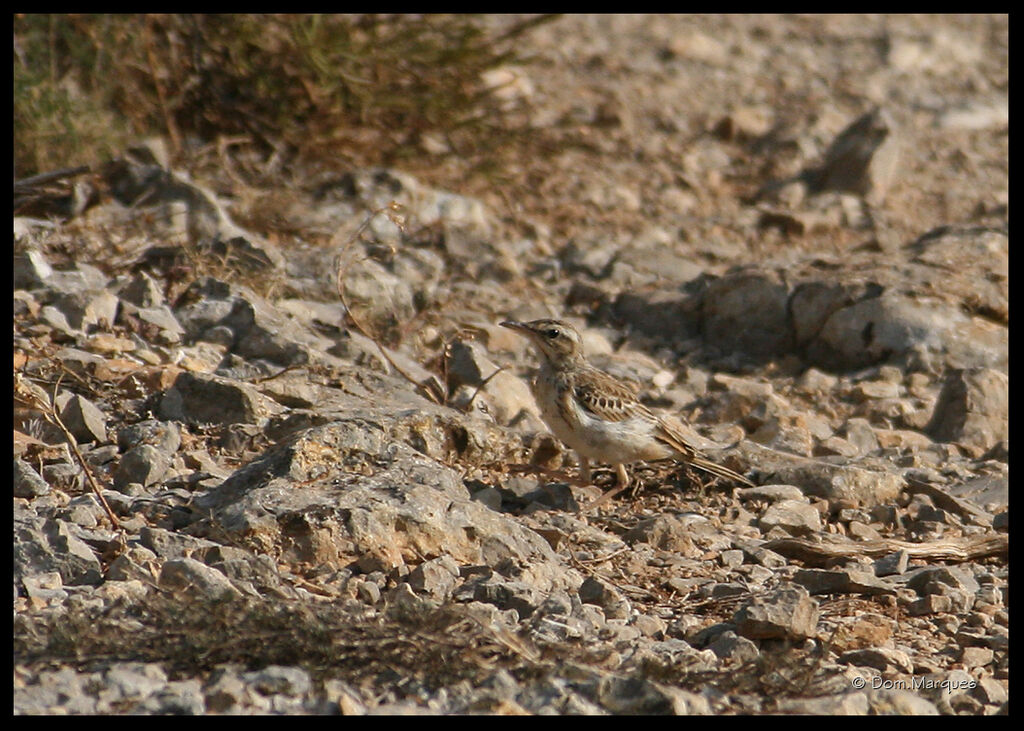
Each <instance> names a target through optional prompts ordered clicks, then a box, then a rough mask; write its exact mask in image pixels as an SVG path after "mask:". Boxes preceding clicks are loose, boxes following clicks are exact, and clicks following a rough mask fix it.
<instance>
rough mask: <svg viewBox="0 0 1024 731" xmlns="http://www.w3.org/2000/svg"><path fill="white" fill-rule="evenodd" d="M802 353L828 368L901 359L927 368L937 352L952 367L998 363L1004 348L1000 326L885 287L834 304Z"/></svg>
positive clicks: (1002, 357) (952, 307)
mask: <svg viewBox="0 0 1024 731" xmlns="http://www.w3.org/2000/svg"><path fill="white" fill-rule="evenodd" d="M807 354H808V357H809V358H810V360H811V362H813V363H815V364H816V365H819V366H822V367H825V368H829V369H838V370H852V369H856V368H863V367H867V366H869V365H873V364H875V363H880V362H906V364H907V365H908V366H910V367H913V368H916V369H922V368H923V369H925V370H927V369H928V364H929V363H930V361H931V359H932V358H933V357H935V356H939V355H941V356H942V357H943V358H944V359H945V360H946V361H947V362H948V363H950V365H953V366H955V367H961V368H965V367H986V366H987V367H991V366H995V365H1000V364H1004V363H1005V362H1006V358H1007V356H1008V351H1007V350H1006V341H1005V332H1004V331H1003V329H1002V328H993V327H990V326H989V325H988V324H985V323H982V322H981V321H980V320H978V319H977V318H972V317H970V316H968V315H965V314H964V313H963V312H962V311H961V310H960V308H959V307H958V306H956V305H953V304H948V303H945V302H942V301H939V300H937V299H934V298H924V297H915V298H910V297H906V296H903V295H899V294H896V293H895V292H889V291H885V292H883V293H881V294H880V295H878V296H875V297H870V298H866V299H862V300H860V301H858V302H855V303H853V304H850V305H849V306H845V307H841V308H838V309H836V310H835V311H834V312H833V313H832V314H831V315H830V316H829V317H828V318H827V319H826V320H825V322H824V323H823V324H822V326H821V328H820V329H819V330H818V332H817V335H816V337H815V338H814V339H813V340H812V341H811V342H810V343H809V344H808V347H807ZM931 354H934V356H933V355H931Z"/></svg>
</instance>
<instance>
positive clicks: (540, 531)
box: [13, 16, 1009, 714]
mask: <svg viewBox="0 0 1024 731" xmlns="http://www.w3.org/2000/svg"><path fill="white" fill-rule="evenodd" d="M492 22H494V23H495V24H501V23H503V22H507V19H504V18H493V19H492ZM524 43H525V44H526V45H527V46H528V47H526V48H524V49H522V50H523V51H524V52H528V53H530V54H533V55H534V56H535V57H536V58H535V62H534V63H532V64H529V65H527V66H524V67H522V68H519V69H509V70H506V71H504V72H503V75H502V76H501V77H500V78H501V79H503V80H504V81H507V82H509V83H508V84H507V86H506V87H505V91H504V92H503V93H507V94H508V95H509V100H510V103H513V102H517V103H520V104H523V105H524V106H525V108H526V109H528V110H529V114H530V123H531V124H532V125H533V126H534V128H535V129H536V132H537V136H538V139H542V140H543V141H544V144H545V145H546V146H547V149H549V154H545V155H539V156H537V157H536V158H524V159H521V160H518V161H516V162H515V163H510V168H509V169H508V170H506V171H503V173H504V178H503V179H506V180H507V181H509V182H508V185H507V186H502V185H498V184H494V183H493V182H492V183H491V184H488V183H487V181H484V180H481V179H480V178H478V177H466V176H464V175H463V172H464V167H463V166H462V164H461V163H460V161H459V160H458V159H457V158H454V159H452V160H451V161H449V162H448V163H445V164H441V165H435V166H430V167H428V166H427V165H423V166H421V167H417V166H416V164H415V163H410V165H409V166H408V167H407V168H405V169H394V168H393V169H370V170H368V169H352V170H347V171H340V172H337V171H336V172H334V173H330V174H327V173H324V172H323V171H318V172H317V174H316V175H312V174H311V175H310V176H309V178H308V180H307V181H305V182H304V184H302V185H297V186H296V185H292V186H289V187H288V188H287V189H286V188H284V187H274V186H268V185H264V186H262V187H257V186H254V185H252V184H247V183H246V182H245V181H244V180H243V178H242V176H240V175H239V174H237V172H236V170H235V169H234V168H232V164H231V161H230V158H229V157H227V156H225V155H224V154H221V155H212V156H209V157H207V158H205V159H202V160H200V161H199V162H197V164H196V165H195V167H194V169H192V170H190V171H189V172H190V173H191V174H190V175H186V174H185V172H184V171H183V170H176V169H171V170H167V169H166V168H164V167H162V166H161V150H160V148H159V146H158V145H152V144H151V145H148V146H145V145H140V147H139V148H136V149H133V150H129V151H125V154H124V155H123V157H121V158H120V159H118V160H116V161H112V162H111V164H109V165H108V166H106V167H105V168H104V169H103V170H101V171H95V172H94V174H92V175H90V176H84V177H81V176H80V177H78V178H77V179H75V180H64V181H50V182H49V183H48V184H46V185H43V184H42V183H37V184H36V185H33V186H22V187H20V188H18V187H16V191H15V193H16V210H20V211H21V215H16V217H15V262H14V264H15V268H14V273H15V276H14V286H15V292H14V371H15V408H14V419H15V424H14V426H15V432H14V452H15V460H14V521H13V529H14V589H15V597H14V642H15V668H14V709H15V712H16V713H23V714H40V713H167V712H183V713H336V712H342V713H346V714H349V713H355V714H359V713H392V714H394V713H431V714H435V713H499V714H514V713H544V714H553V713H556V714H561V713H594V714H607V713H633V714H637V713H680V714H686V713H697V714H701V713H705V714H706V713H731V714H735V713H762V712H766V713H825V714H832V713H844V714H867V713H873V714H889V713H897V714H903V713H908V714H918V713H920V714H929V713H931V714H934V713H943V714H992V713H999V712H1006V711H1007V710H1008V702H1007V691H1008V684H1009V654H1008V642H1009V628H1008V612H1009V601H1008V570H1009V556H1008V529H1009V520H1008V486H1009V477H1008V454H1009V443H1008V430H1007V418H1008V401H1007V397H1008V365H1007V363H1008V341H1007V335H1008V324H1009V317H1008V281H1007V276H1008V260H1007V255H1008V248H1009V246H1008V244H1009V242H1008V208H1007V186H1008V165H1007V150H1008V96H1007V88H1008V64H1007V57H1008V19H1007V18H1006V17H992V16H971V17H959V16H942V17H918V16H906V17H902V16H901V17H883V16H856V17H854V16H827V17H818V16H811V17H807V16H802V17H785V18H779V17H767V16H728V17H661V16H639V17H633V16H614V17H608V16H601V17H591V16H567V17H564V18H560V19H558V20H557V21H555V22H552V23H549V24H546V25H543V26H541V27H539V28H537V29H536V30H535V31H534V32H533V33H532V34H531V35H530V36H529V37H528V38H527V39H526V40H525V41H524ZM428 142H429V141H428ZM430 144H433V145H437V144H440V143H439V142H438V141H432V142H430ZM19 200H20V203H19ZM57 213H60V214H61V215H56V214H57ZM541 316H557V317H564V318H567V319H569V320H571V321H573V322H574V323H576V324H577V325H578V326H579V327H580V328H581V329H582V331H583V332H584V337H585V341H586V346H587V350H588V353H589V354H590V356H591V358H592V360H593V361H594V362H595V363H597V364H599V365H600V366H602V367H604V368H605V369H607V370H608V371H610V372H612V373H614V374H616V375H618V376H620V377H623V378H627V379H630V380H632V381H633V382H635V383H636V384H637V387H638V388H639V390H640V393H641V394H642V396H643V398H644V400H645V402H646V403H648V404H650V405H651V406H653V407H656V408H660V409H663V410H666V411H670V412H673V413H675V414H676V415H678V416H680V417H682V418H684V419H686V420H688V421H689V423H690V424H691V425H692V427H693V429H694V432H695V438H699V439H701V440H702V443H703V444H704V446H705V448H706V451H707V452H708V454H709V455H710V456H712V457H713V458H715V459H717V460H720V461H721V462H723V463H724V464H727V465H729V466H730V467H732V468H734V469H737V470H739V471H741V472H743V473H744V474H746V475H747V476H748V477H750V478H751V479H752V480H753V481H754V482H755V483H756V484H757V487H754V488H739V487H738V486H736V485H730V484H726V483H725V482H723V481H720V480H719V481H711V480H709V479H707V478H706V477H705V476H702V475H700V474H698V473H695V472H690V471H688V470H686V469H685V467H683V466H681V465H675V464H660V463H659V464H649V465H635V466H634V468H633V472H632V474H633V478H634V482H633V486H632V489H630V490H628V491H626V492H623V493H621V494H618V495H616V496H614V497H613V498H611V499H606V500H604V501H603V502H599V503H598V502H596V501H598V500H599V498H600V497H601V495H602V491H603V490H604V489H606V488H608V486H609V485H610V484H611V481H612V475H611V472H610V470H599V471H598V472H597V473H596V476H595V482H596V483H597V484H596V485H585V484H581V483H580V481H579V480H578V479H577V478H576V475H577V472H576V468H575V462H574V458H573V456H572V454H571V453H567V452H566V451H565V450H564V448H563V447H562V446H561V445H560V444H559V443H558V442H556V441H555V440H553V439H552V438H551V437H550V436H548V435H547V432H546V429H545V428H544V425H543V423H542V422H541V421H540V420H539V418H538V416H537V410H536V406H535V404H534V403H533V401H532V397H531V396H530V393H529V389H528V386H527V379H528V376H529V370H530V366H531V365H533V364H535V360H534V359H533V356H532V354H530V353H529V352H528V350H527V349H526V347H525V343H523V342H521V341H520V340H519V339H518V338H517V337H516V336H515V335H514V334H513V333H511V332H509V331H507V330H504V329H502V328H500V327H498V326H497V323H498V322H500V321H501V320H503V319H507V318H509V317H512V318H516V319H529V318H532V317H541Z"/></svg>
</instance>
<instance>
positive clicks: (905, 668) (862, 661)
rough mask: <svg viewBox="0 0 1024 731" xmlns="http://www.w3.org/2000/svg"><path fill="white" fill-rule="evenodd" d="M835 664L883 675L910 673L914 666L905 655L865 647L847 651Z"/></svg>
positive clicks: (896, 651) (885, 648)
mask: <svg viewBox="0 0 1024 731" xmlns="http://www.w3.org/2000/svg"><path fill="white" fill-rule="evenodd" d="M837 662H839V663H840V664H847V665H860V666H862V667H869V668H875V669H876V670H879V671H881V672H883V673H885V672H893V671H896V672H902V673H911V672H913V670H914V664H913V663H912V662H911V661H910V657H908V656H907V653H905V652H901V651H900V650H894V649H892V648H888V647H865V648H862V649H858V650H849V651H848V652H844V653H843V654H842V655H840V656H839V659H838V661H837Z"/></svg>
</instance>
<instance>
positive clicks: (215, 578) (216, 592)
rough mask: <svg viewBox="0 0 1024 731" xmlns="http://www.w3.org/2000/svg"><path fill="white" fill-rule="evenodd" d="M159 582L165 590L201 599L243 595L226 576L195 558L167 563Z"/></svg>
mask: <svg viewBox="0 0 1024 731" xmlns="http://www.w3.org/2000/svg"><path fill="white" fill-rule="evenodd" d="M157 582H158V583H159V585H160V586H161V587H163V588H164V589H168V590H170V591H174V592H182V593H185V594H187V595H189V596H193V597H195V598H201V599H221V598H224V597H227V596H240V595H241V592H239V591H238V589H236V588H235V587H234V585H233V584H232V583H231V581H229V580H228V578H227V577H226V576H225V575H224V574H222V573H221V572H220V571H218V570H217V569H213V568H210V567H209V566H207V565H206V564H204V563H201V562H199V561H196V560H195V559H193V558H172V559H169V560H167V561H165V562H164V565H163V568H161V570H160V577H159V579H158V580H157Z"/></svg>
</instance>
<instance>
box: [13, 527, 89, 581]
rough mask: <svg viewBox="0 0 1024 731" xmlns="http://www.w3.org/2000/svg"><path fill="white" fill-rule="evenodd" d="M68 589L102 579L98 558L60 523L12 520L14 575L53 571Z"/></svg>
mask: <svg viewBox="0 0 1024 731" xmlns="http://www.w3.org/2000/svg"><path fill="white" fill-rule="evenodd" d="M54 571H56V572H57V573H59V574H60V576H61V581H63V583H64V584H65V585H69V586H82V585H96V584H99V583H100V582H101V581H102V580H103V571H102V567H101V565H100V561H99V559H98V558H97V557H96V554H95V553H93V550H92V549H91V548H90V547H89V546H88V544H86V543H85V542H84V541H83V540H82V539H81V538H79V537H78V536H77V534H76V531H75V526H74V525H72V524H69V523H66V522H65V521H63V520H53V519H49V520H43V519H40V518H32V519H28V520H24V519H18V518H15V522H14V575H15V577H18V576H30V575H33V574H40V573H49V572H54Z"/></svg>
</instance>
